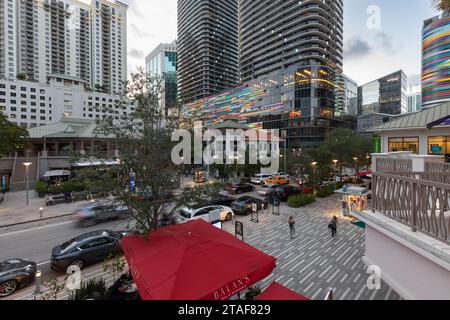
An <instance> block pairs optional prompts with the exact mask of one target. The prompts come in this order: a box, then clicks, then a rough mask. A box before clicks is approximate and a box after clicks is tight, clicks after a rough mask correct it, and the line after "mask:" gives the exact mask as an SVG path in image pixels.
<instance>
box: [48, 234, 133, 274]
mask: <svg viewBox="0 0 450 320" xmlns="http://www.w3.org/2000/svg"><path fill="white" fill-rule="evenodd" d="M124 235H125V233H121V232H116V231H110V230H101V231H93V232H89V233H86V234H83V235H81V236H79V237H76V238H74V239H71V240H69V241H66V242H65V243H63V244H62V245H60V246H57V247H55V248H53V250H52V258H51V266H52V269H53V270H55V271H61V272H65V271H66V270H67V268H68V267H69V266H77V267H79V268H80V269H83V268H84V267H85V266H87V265H91V264H94V263H97V262H102V261H104V260H105V259H106V258H107V257H108V256H109V255H110V254H117V253H120V252H121V251H122V247H121V240H122V238H123V237H124Z"/></svg>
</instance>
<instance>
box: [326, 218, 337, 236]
mask: <svg viewBox="0 0 450 320" xmlns="http://www.w3.org/2000/svg"><path fill="white" fill-rule="evenodd" d="M337 221H338V218H337V217H336V216H333V219H331V221H330V224H329V225H328V228H330V229H331V237H332V238H333V239H336V237H337Z"/></svg>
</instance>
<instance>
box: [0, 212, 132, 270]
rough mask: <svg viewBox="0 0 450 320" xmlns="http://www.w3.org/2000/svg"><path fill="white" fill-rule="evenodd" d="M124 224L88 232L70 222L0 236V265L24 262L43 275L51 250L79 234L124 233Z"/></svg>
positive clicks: (96, 227)
mask: <svg viewBox="0 0 450 320" xmlns="http://www.w3.org/2000/svg"><path fill="white" fill-rule="evenodd" d="M127 225H128V221H126V220H122V221H111V222H107V223H102V224H98V225H95V226H92V227H88V228H80V227H78V226H77V225H76V224H74V222H73V221H71V220H69V221H63V222H57V223H54V224H49V225H43V226H38V227H31V228H30V229H24V230H17V231H11V232H6V233H2V234H0V261H4V260H7V259H12V258H26V259H30V260H32V261H35V262H36V263H38V266H39V269H41V270H42V271H43V273H44V274H48V273H51V271H50V264H49V262H50V255H51V250H52V248H53V247H55V246H57V245H60V244H62V243H63V242H65V241H66V240H70V239H72V238H74V237H76V236H79V235H81V234H83V233H86V232H90V231H94V230H103V229H108V230H116V231H119V230H126V229H127Z"/></svg>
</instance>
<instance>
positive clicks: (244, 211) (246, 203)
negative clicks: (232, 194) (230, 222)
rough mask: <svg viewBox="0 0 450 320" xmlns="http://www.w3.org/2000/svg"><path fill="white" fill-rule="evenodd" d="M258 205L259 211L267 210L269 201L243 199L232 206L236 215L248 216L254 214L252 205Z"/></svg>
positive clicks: (237, 200) (251, 198)
mask: <svg viewBox="0 0 450 320" xmlns="http://www.w3.org/2000/svg"><path fill="white" fill-rule="evenodd" d="M254 203H256V205H257V208H258V210H262V209H263V206H264V208H267V204H268V202H267V200H264V201H263V200H261V199H257V198H253V197H241V198H239V199H236V201H235V202H233V203H232V204H231V209H232V210H233V212H234V213H235V214H238V215H248V214H250V213H252V205H253V204H254Z"/></svg>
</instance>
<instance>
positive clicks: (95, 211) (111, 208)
mask: <svg viewBox="0 0 450 320" xmlns="http://www.w3.org/2000/svg"><path fill="white" fill-rule="evenodd" d="M129 217H130V212H129V210H128V208H127V207H126V206H123V205H118V204H113V203H96V204H91V205H87V206H86V207H83V208H81V209H79V210H77V211H76V212H75V213H74V214H73V218H74V220H75V221H76V222H77V223H78V224H79V225H80V226H81V227H87V226H91V225H94V224H98V223H102V222H106V221H109V220H120V219H127V218H129Z"/></svg>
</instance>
